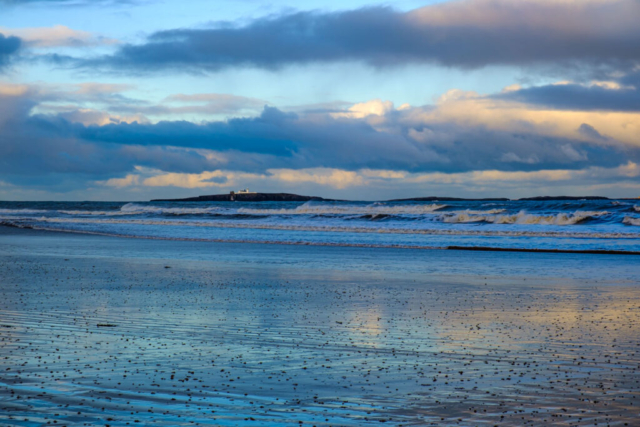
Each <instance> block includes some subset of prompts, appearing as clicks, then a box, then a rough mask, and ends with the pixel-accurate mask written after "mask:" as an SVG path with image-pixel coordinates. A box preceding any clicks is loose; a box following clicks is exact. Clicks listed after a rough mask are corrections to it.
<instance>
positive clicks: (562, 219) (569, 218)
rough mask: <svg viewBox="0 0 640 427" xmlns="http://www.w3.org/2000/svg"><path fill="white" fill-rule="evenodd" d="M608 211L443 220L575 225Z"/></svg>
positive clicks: (465, 214)
mask: <svg viewBox="0 0 640 427" xmlns="http://www.w3.org/2000/svg"><path fill="white" fill-rule="evenodd" d="M607 214H609V212H607V211H598V212H591V211H576V212H574V213H559V214H557V215H534V214H529V213H527V212H525V211H520V212H518V213H517V214H515V215H474V214H471V213H470V212H460V213H455V214H454V215H451V216H449V215H445V216H443V218H442V220H443V221H444V222H447V223H454V224H455V223H469V222H489V223H492V224H528V225H575V224H578V223H580V222H582V221H584V220H586V219H588V218H594V217H598V216H602V215H607Z"/></svg>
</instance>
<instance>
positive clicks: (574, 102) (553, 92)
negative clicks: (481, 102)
mask: <svg viewBox="0 0 640 427" xmlns="http://www.w3.org/2000/svg"><path fill="white" fill-rule="evenodd" d="M624 80H625V81H630V80H631V78H626V79H624ZM494 98H497V99H507V100H512V101H520V102H525V103H528V104H536V105H542V106H545V107H551V108H554V109H566V110H579V111H589V110H600V111H603V110H609V111H640V90H639V89H638V88H635V87H631V88H621V89H607V88H605V87H600V86H589V87H585V86H582V85H578V84H563V85H548V86H538V87H532V88H527V89H520V90H516V91H511V92H506V93H502V94H499V95H495V96H494Z"/></svg>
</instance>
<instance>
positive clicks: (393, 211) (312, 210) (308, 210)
mask: <svg viewBox="0 0 640 427" xmlns="http://www.w3.org/2000/svg"><path fill="white" fill-rule="evenodd" d="M446 207H447V205H438V204H436V203H434V204H430V205H385V204H381V203H373V204H370V205H366V206H358V205H319V204H314V203H312V202H307V203H305V204H303V205H301V206H298V207H296V208H293V209H286V208H283V209H255V208H240V209H238V213H241V214H246V215H358V216H362V215H372V216H375V215H424V214H430V213H433V212H436V211H438V210H440V209H444V208H446Z"/></svg>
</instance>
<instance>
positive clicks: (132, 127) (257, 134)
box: [0, 93, 640, 183]
mask: <svg viewBox="0 0 640 427" xmlns="http://www.w3.org/2000/svg"><path fill="white" fill-rule="evenodd" d="M37 102H38V99H37V94H34V93H26V94H25V95H23V96H4V97H3V96H0V171H2V172H0V180H1V181H6V182H12V183H19V182H26V181H28V180H32V179H34V178H33V177H37V176H47V175H51V176H57V177H67V179H68V177H70V176H76V177H79V179H84V180H104V179H108V178H111V177H121V176H124V175H126V174H127V173H131V172H133V171H134V170H135V166H145V167H148V168H152V169H157V170H162V171H167V172H184V173H199V172H203V171H208V170H217V169H227V170H236V171H250V172H255V173H259V172H264V171H266V170H267V169H272V168H291V169H302V168H315V167H330V168H340V169H346V170H358V169H363V168H368V169H392V170H404V171H409V172H432V171H437V172H466V171H477V170H493V169H497V170H502V171H535V170H543V169H574V170H575V169H582V168H585V167H589V166H604V167H614V166H618V165H621V164H625V163H626V162H628V161H634V162H640V149H638V148H631V147H628V148H622V147H621V146H619V145H616V144H615V143H614V141H608V140H606V141H603V140H602V138H600V139H598V138H595V139H598V140H597V141H596V142H595V143H589V142H587V141H580V140H571V139H567V138H557V137H548V136H542V135H537V134H535V133H532V132H528V131H526V130H523V131H521V132H506V131H497V130H490V129H486V128H483V127H481V126H471V125H468V126H464V125H460V124H457V123H446V122H445V123H442V122H434V123H415V122H412V121H411V120H412V119H411V118H410V117H409V116H408V114H409V113H410V112H405V111H393V112H391V113H389V114H387V116H386V117H385V121H386V122H385V125H384V129H385V130H379V129H376V128H375V127H373V126H372V125H371V124H370V123H369V122H368V121H367V120H365V119H353V118H333V117H332V116H331V115H328V114H318V113H314V114H311V115H306V114H293V113H285V112H282V111H280V110H278V109H276V108H273V107H265V109H264V111H263V112H262V114H261V115H260V116H258V117H253V118H237V119H231V120H227V121H215V122H208V123H202V124H195V123H191V122H187V121H164V122H159V123H157V124H143V123H135V122H134V123H114V124H110V125H105V126H85V125H82V124H79V123H72V122H69V121H68V120H65V118H64V117H63V116H61V115H59V114H58V115H56V114H52V115H31V111H32V110H33V107H34V106H36V105H37ZM425 108H428V107H425ZM581 132H582V133H583V134H585V136H586V137H587V138H586V139H587V140H593V139H594V135H596V134H595V133H594V132H597V131H595V129H593V128H590V127H589V125H588V124H584V125H583V126H582V127H581ZM596 136H597V135H596ZM211 152H215V153H217V154H216V155H215V156H208V155H207V153H211ZM59 179H62V178H59Z"/></svg>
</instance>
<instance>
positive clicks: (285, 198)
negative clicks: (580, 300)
mask: <svg viewBox="0 0 640 427" xmlns="http://www.w3.org/2000/svg"><path fill="white" fill-rule="evenodd" d="M511 200H512V199H508V198H506V197H488V198H479V199H472V198H469V199H465V198H461V197H437V196H429V197H412V198H409V199H393V200H387V201H388V202H509V201H511ZM513 200H517V201H541V202H545V201H557V200H611V199H609V198H608V197H602V196H583V197H577V196H538V197H524V198H521V199H513ZM151 201H152V202H308V201H318V202H344V201H347V200H336V199H325V198H323V197H317V196H301V195H298V194H290V193H257V192H253V191H249V190H248V189H244V190H240V191H231V192H230V193H228V194H212V195H209V196H197V197H187V198H184V199H154V200H151Z"/></svg>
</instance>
